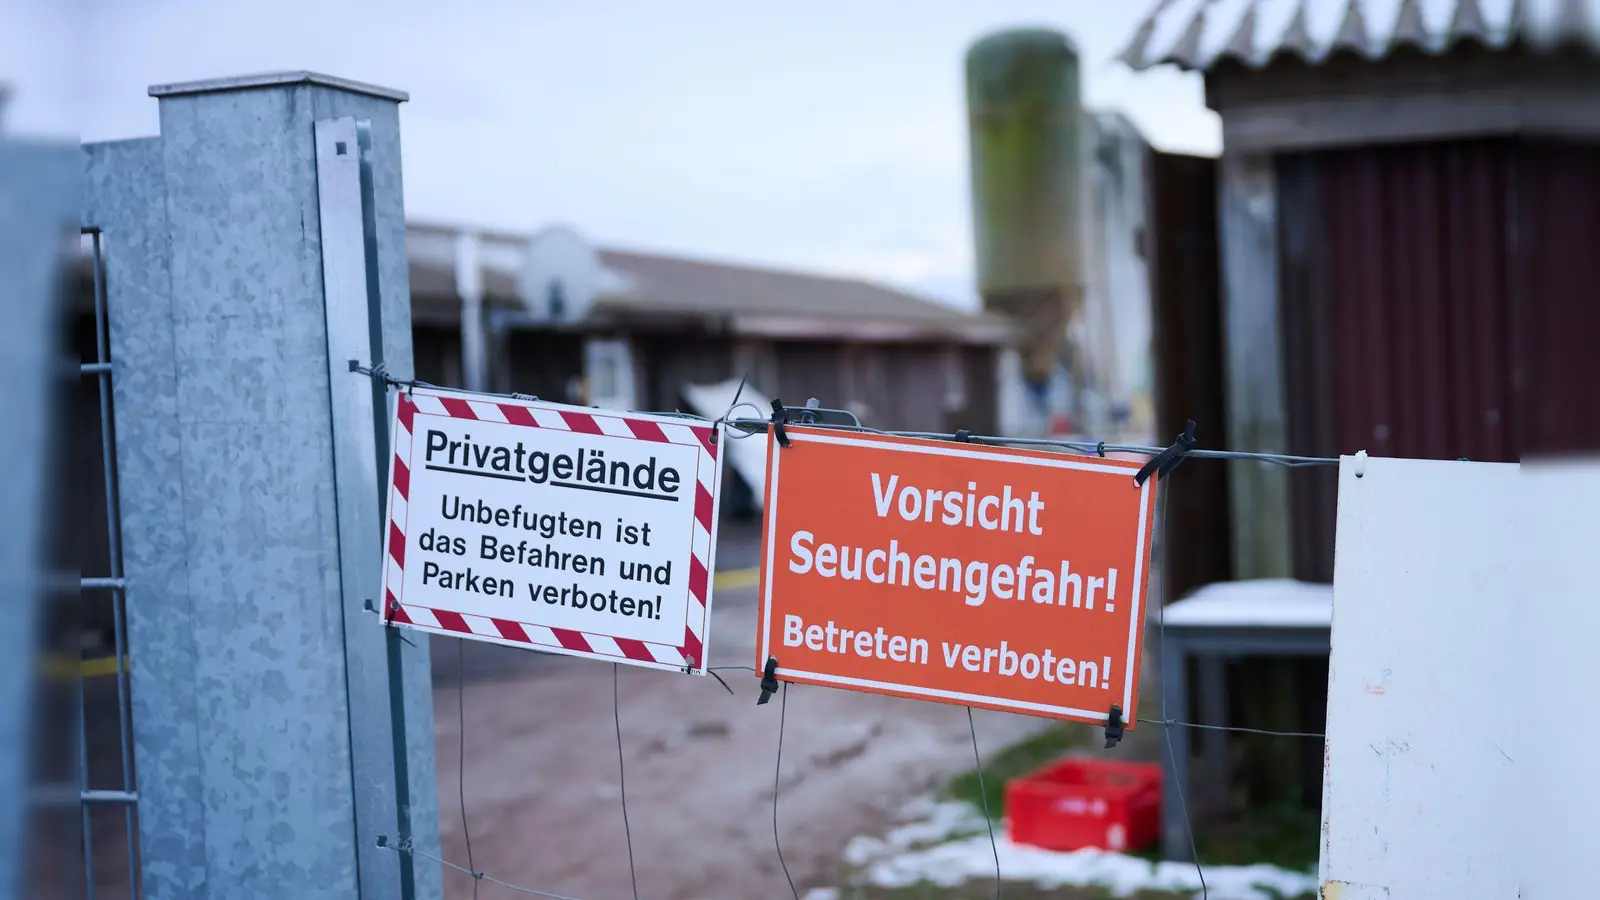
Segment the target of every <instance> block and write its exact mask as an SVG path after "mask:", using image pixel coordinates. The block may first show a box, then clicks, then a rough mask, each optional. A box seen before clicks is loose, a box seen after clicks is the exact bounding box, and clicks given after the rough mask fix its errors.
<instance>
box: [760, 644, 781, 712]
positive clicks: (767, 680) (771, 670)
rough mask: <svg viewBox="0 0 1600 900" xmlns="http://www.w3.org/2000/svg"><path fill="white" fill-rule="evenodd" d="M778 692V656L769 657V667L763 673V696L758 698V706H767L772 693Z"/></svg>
mask: <svg viewBox="0 0 1600 900" xmlns="http://www.w3.org/2000/svg"><path fill="white" fill-rule="evenodd" d="M777 692H778V658H777V657H776V656H769V657H767V667H766V669H765V670H764V671H762V673H761V696H760V697H757V698H756V705H757V706H765V705H766V702H767V701H768V700H771V699H772V695H773V694H776V693H777Z"/></svg>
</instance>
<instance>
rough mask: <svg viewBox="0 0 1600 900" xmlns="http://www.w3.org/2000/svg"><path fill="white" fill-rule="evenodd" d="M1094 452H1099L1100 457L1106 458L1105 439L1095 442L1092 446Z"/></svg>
mask: <svg viewBox="0 0 1600 900" xmlns="http://www.w3.org/2000/svg"><path fill="white" fill-rule="evenodd" d="M1094 452H1096V453H1098V454H1100V458H1101V459H1105V458H1106V442H1105V441H1101V442H1100V443H1098V444H1096V445H1095V447H1094Z"/></svg>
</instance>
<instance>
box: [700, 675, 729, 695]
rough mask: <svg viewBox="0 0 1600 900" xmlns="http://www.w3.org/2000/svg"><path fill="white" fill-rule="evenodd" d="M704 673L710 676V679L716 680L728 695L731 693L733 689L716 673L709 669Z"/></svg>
mask: <svg viewBox="0 0 1600 900" xmlns="http://www.w3.org/2000/svg"><path fill="white" fill-rule="evenodd" d="M706 672H707V673H708V674H710V676H711V677H712V678H715V679H716V680H717V684H720V685H722V688H723V690H725V691H727V692H728V693H730V694H731V693H733V688H731V687H729V686H728V683H727V682H726V681H723V680H722V676H721V675H718V674H717V673H715V672H712V671H711V670H710V669H707V670H706Z"/></svg>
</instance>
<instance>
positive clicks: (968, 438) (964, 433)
mask: <svg viewBox="0 0 1600 900" xmlns="http://www.w3.org/2000/svg"><path fill="white" fill-rule="evenodd" d="M953 440H955V442H956V443H958V444H970V443H972V432H970V431H968V430H966V429H965V428H957V429H956V434H955V437H954V438H953Z"/></svg>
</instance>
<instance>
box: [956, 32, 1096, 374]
mask: <svg viewBox="0 0 1600 900" xmlns="http://www.w3.org/2000/svg"><path fill="white" fill-rule="evenodd" d="M966 63H967V118H968V133H969V136H970V140H971V154H972V224H973V236H974V240H975V243H976V257H977V280H978V292H979V294H980V295H981V296H982V297H983V303H984V306H985V308H987V309H992V310H995V311H997V312H1001V313H1004V314H1007V315H1009V316H1012V317H1013V318H1014V319H1015V320H1017V321H1018V322H1019V324H1021V325H1022V327H1023V333H1024V335H1026V337H1025V338H1024V343H1023V344H1022V345H1021V346H1020V347H1019V349H1020V350H1021V352H1022V358H1023V367H1024V372H1025V374H1026V376H1027V377H1028V380H1029V381H1031V382H1034V383H1035V384H1039V383H1043V382H1044V381H1046V380H1048V379H1049V377H1050V374H1051V371H1052V369H1053V367H1054V365H1055V362H1056V360H1057V358H1058V355H1059V353H1060V351H1061V349H1062V346H1063V344H1064V342H1065V339H1066V338H1065V327H1066V323H1067V321H1068V319H1069V318H1070V317H1071V315H1072V314H1074V313H1075V312H1076V311H1077V309H1078V308H1079V307H1080V306H1081V304H1082V298H1083V285H1084V264H1083V235H1082V226H1083V219H1082V205H1083V190H1084V186H1083V185H1084V178H1083V153H1084V151H1083V141H1084V134H1083V130H1084V123H1083V115H1082V96H1081V90H1080V86H1079V77H1078V52H1077V50H1076V48H1074V47H1073V45H1072V42H1071V41H1070V40H1069V39H1068V38H1067V36H1066V35H1064V34H1061V33H1060V32H1057V31H1050V30H1046V29H1021V30H1013V31H1004V32H1000V33H997V34H993V35H990V36H988V37H985V38H983V39H982V40H979V41H978V42H977V43H975V44H973V45H972V47H971V48H970V49H969V50H968V51H967V61H966Z"/></svg>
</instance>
